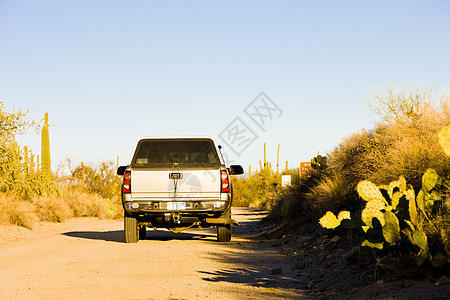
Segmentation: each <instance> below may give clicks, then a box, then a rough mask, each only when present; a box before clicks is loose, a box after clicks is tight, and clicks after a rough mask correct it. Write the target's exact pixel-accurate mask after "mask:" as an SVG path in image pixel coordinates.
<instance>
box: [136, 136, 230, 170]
mask: <svg viewBox="0 0 450 300" xmlns="http://www.w3.org/2000/svg"><path fill="white" fill-rule="evenodd" d="M151 139H155V140H156V139H159V140H160V139H210V140H212V141H213V143H214V146H215V147H216V148H218V145H217V144H216V141H215V140H214V138H212V137H211V136H207V135H162V136H143V137H140V138H138V139H137V141H136V143H135V144H134V148H133V153H132V154H131V157H130V159H129V163H131V160H132V159H133V155H134V151H136V147H137V145H138V143H139V141H141V140H151ZM217 150H219V149H217ZM219 160H220V163H221V164H225V162H224V161H223V158H222V155H219Z"/></svg>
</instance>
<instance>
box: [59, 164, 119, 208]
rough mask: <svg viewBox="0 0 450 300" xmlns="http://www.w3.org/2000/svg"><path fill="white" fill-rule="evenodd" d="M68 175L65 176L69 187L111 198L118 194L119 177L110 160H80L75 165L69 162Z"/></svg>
mask: <svg viewBox="0 0 450 300" xmlns="http://www.w3.org/2000/svg"><path fill="white" fill-rule="evenodd" d="M69 170H70V175H69V176H66V177H65V181H66V183H67V187H68V188H69V189H73V190H77V191H81V192H84V193H87V194H97V195H99V196H101V197H103V198H106V199H111V198H113V197H114V196H117V195H118V194H120V187H121V184H122V181H121V178H120V177H119V176H118V175H117V174H116V167H115V165H114V163H113V162H112V161H106V162H100V163H98V164H85V163H83V162H81V163H80V164H78V165H77V166H75V167H72V166H71V165H70V164H69Z"/></svg>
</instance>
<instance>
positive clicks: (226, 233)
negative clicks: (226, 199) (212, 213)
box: [217, 209, 231, 243]
mask: <svg viewBox="0 0 450 300" xmlns="http://www.w3.org/2000/svg"><path fill="white" fill-rule="evenodd" d="M222 218H223V219H231V209H230V210H229V211H227V212H226V213H225V214H223V216H222V217H221V219H222ZM217 241H218V242H221V243H227V242H229V241H231V225H230V224H229V225H222V226H218V227H217Z"/></svg>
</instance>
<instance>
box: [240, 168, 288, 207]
mask: <svg viewBox="0 0 450 300" xmlns="http://www.w3.org/2000/svg"><path fill="white" fill-rule="evenodd" d="M232 181H233V205H234V206H242V207H248V206H257V207H261V208H264V209H270V208H271V207H272V206H273V205H274V203H275V197H276V195H277V193H278V192H279V191H280V186H281V177H280V175H279V174H276V173H274V172H272V171H271V170H270V169H268V168H265V169H262V170H261V171H260V172H257V173H255V174H253V175H251V176H249V177H248V178H239V177H234V176H233V177H232Z"/></svg>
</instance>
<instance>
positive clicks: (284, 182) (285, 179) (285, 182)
mask: <svg viewBox="0 0 450 300" xmlns="http://www.w3.org/2000/svg"><path fill="white" fill-rule="evenodd" d="M290 185H291V175H281V186H282V187H285V186H290Z"/></svg>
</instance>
